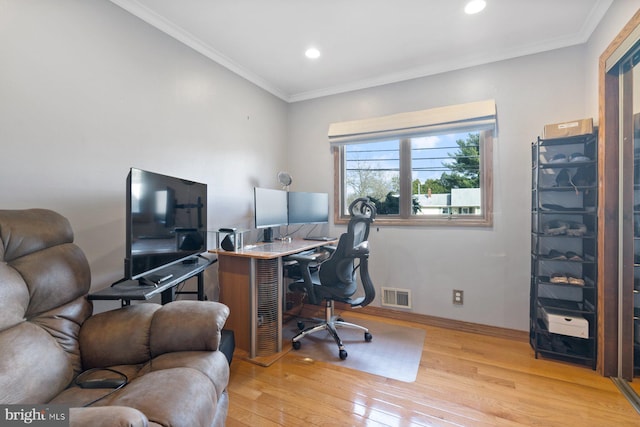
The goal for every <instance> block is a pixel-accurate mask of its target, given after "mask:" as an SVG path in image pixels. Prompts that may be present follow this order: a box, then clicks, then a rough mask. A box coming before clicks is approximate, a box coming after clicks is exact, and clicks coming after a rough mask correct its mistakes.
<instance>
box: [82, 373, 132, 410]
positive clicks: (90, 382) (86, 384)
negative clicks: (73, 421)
mask: <svg viewBox="0 0 640 427" xmlns="http://www.w3.org/2000/svg"><path fill="white" fill-rule="evenodd" d="M97 371H109V372H113V373H115V374H117V375H119V376H120V378H101V379H87V380H82V379H83V378H85V377H86V376H88V375H90V374H92V373H94V372H97ZM74 384H75V385H77V386H78V387H80V388H87V389H91V388H113V390H111V391H110V392H109V393H107V394H105V395H104V396H100V397H98V398H97V399H94V400H92V401H91V402H89V403H85V404H84V405H82V406H83V407H87V406H91V405H93V404H94V403H96V402H98V401H100V400H102V399H104V398H105V397H107V396H110V395H112V394H113V393H115V392H116V391H118V390H120V389H121V388H122V387H124V386H125V385H127V384H129V377H127V376H126V375H125V374H124V373H123V372H120V371H117V370H115V369H111V368H92V369H89V370H86V371H84V372H82V373H81V374H80V375H78V376H77V377H76V379H75V381H74Z"/></svg>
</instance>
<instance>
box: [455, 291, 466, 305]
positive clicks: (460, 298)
mask: <svg viewBox="0 0 640 427" xmlns="http://www.w3.org/2000/svg"><path fill="white" fill-rule="evenodd" d="M453 303H454V304H455V305H462V304H463V303H464V291H461V290H459V289H454V290H453Z"/></svg>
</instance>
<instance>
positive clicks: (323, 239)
mask: <svg viewBox="0 0 640 427" xmlns="http://www.w3.org/2000/svg"><path fill="white" fill-rule="evenodd" d="M304 240H315V241H318V242H331V241H333V240H336V238H335V237H327V236H307V237H305V238H304Z"/></svg>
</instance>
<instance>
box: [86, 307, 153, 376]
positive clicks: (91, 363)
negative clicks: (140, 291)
mask: <svg viewBox="0 0 640 427" xmlns="http://www.w3.org/2000/svg"><path fill="white" fill-rule="evenodd" d="M160 308H161V306H160V305H158V304H136V305H130V306H128V307H124V308H122V309H119V310H111V311H105V312H103V313H98V314H96V315H94V316H91V317H90V318H89V319H87V321H86V322H85V323H84V325H83V326H82V330H81V331H80V337H79V339H80V351H81V354H82V364H83V366H84V368H85V369H91V368H103V367H105V366H114V365H134V364H139V363H146V362H147V361H149V359H151V353H150V351H149V329H150V327H151V320H152V319H153V314H154V313H155V312H156V311H158V310H159V309H160Z"/></svg>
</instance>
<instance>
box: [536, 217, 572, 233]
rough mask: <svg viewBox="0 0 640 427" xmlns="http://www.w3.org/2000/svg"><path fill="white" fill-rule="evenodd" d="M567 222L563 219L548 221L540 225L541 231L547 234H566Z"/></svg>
mask: <svg viewBox="0 0 640 427" xmlns="http://www.w3.org/2000/svg"><path fill="white" fill-rule="evenodd" d="M568 228H569V224H568V223H566V222H564V221H557V220H554V221H549V222H547V223H545V224H544V225H543V226H542V231H544V234H546V235H548V236H558V235H561V234H566V232H567V229H568Z"/></svg>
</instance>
